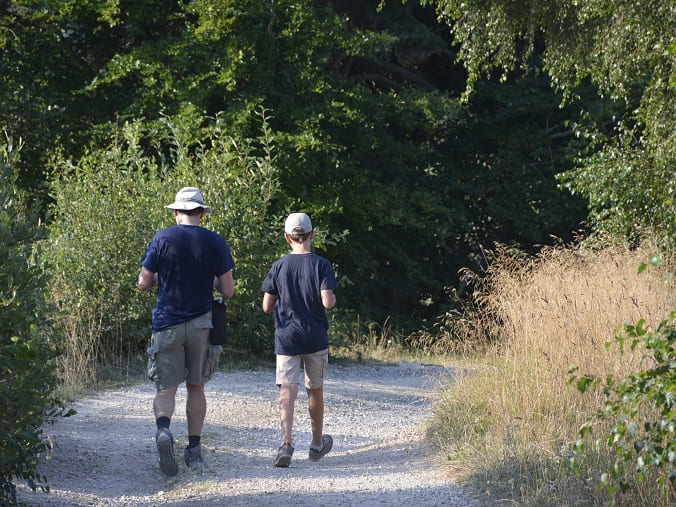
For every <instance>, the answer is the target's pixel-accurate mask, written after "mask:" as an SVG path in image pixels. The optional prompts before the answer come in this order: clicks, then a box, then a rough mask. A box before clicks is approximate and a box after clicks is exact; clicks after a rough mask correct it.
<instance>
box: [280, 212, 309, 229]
mask: <svg viewBox="0 0 676 507" xmlns="http://www.w3.org/2000/svg"><path fill="white" fill-rule="evenodd" d="M311 231H312V222H310V217H309V216H307V215H306V214H305V213H291V214H290V215H289V216H288V217H287V218H286V222H284V232H285V233H287V234H307V233H308V232H311Z"/></svg>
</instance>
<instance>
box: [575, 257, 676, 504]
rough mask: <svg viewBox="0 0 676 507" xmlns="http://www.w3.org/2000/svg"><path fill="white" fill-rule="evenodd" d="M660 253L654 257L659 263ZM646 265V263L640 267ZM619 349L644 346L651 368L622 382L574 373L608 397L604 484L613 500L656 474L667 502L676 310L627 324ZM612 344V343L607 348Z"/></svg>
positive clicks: (673, 478)
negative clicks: (653, 322) (655, 320)
mask: <svg viewBox="0 0 676 507" xmlns="http://www.w3.org/2000/svg"><path fill="white" fill-rule="evenodd" d="M659 262H660V259H659V258H657V257H656V258H654V259H652V260H651V261H650V263H651V264H653V265H656V264H658V263H659ZM646 266H647V265H646V264H642V265H641V266H640V268H639V271H643V270H644V269H645V267H646ZM614 342H615V344H616V345H617V346H618V348H619V351H620V353H623V352H624V350H625V347H626V346H627V345H629V347H630V348H631V350H632V351H633V350H635V349H636V348H637V347H643V348H644V349H645V361H646V362H647V363H648V367H647V368H646V369H644V370H642V371H639V372H637V373H635V374H631V375H629V376H628V377H627V378H626V379H624V380H622V381H618V380H617V379H616V378H615V377H614V376H613V375H612V374H609V375H607V376H606V378H605V379H600V378H598V377H596V376H593V375H588V374H587V375H583V376H581V377H572V378H571V379H570V381H569V383H575V385H576V387H577V389H578V391H580V392H581V393H584V392H586V391H588V390H590V389H598V388H599V386H601V387H602V389H603V393H604V395H605V398H606V401H605V406H604V409H603V410H601V411H599V412H598V414H597V415H596V420H597V421H598V422H605V423H606V424H608V425H609V426H608V429H607V434H606V437H605V442H606V445H607V446H608V447H609V448H610V449H611V451H612V453H613V456H614V464H613V466H612V468H610V469H609V470H608V471H607V472H606V473H603V474H602V476H601V484H602V486H603V487H604V488H605V489H606V491H607V494H608V498H609V499H610V500H611V502H612V503H613V504H614V503H615V501H616V493H617V492H618V491H621V492H622V493H625V492H626V491H627V490H629V489H630V488H631V487H632V484H634V481H637V482H639V483H640V482H642V481H643V480H648V479H651V480H652V479H656V480H657V483H658V484H659V485H660V491H661V495H662V498H661V500H662V501H663V502H664V503H665V505H666V504H667V503H668V502H669V497H670V495H672V494H673V487H674V484H676V311H672V312H671V313H670V315H669V317H668V318H666V319H664V320H663V321H662V322H660V323H659V325H658V326H657V328H656V329H655V330H654V331H652V330H650V329H649V328H648V327H647V326H646V323H645V321H644V320H643V319H641V320H639V321H638V322H637V323H636V324H635V325H631V324H626V325H624V326H623V330H622V332H621V333H618V334H617V335H616V336H615V340H614ZM612 345H613V343H612V342H610V343H608V344H607V347H610V346H612ZM593 425H594V422H593V420H590V421H589V422H588V423H587V424H585V425H584V426H583V427H582V428H581V429H580V438H579V440H578V442H577V444H576V447H575V453H576V455H575V457H573V459H572V463H573V465H574V467H575V469H576V471H577V472H580V468H581V466H580V463H582V462H583V461H584V459H583V456H584V453H585V451H586V448H585V441H586V437H587V436H588V435H589V434H590V433H591V431H592V426H593Z"/></svg>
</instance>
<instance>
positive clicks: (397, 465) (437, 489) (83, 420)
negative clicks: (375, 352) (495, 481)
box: [17, 362, 485, 507]
mask: <svg viewBox="0 0 676 507" xmlns="http://www.w3.org/2000/svg"><path fill="white" fill-rule="evenodd" d="M452 374H453V370H452V369H450V368H445V367H442V366H436V365H421V364H417V363H404V362H402V363H398V364H386V365H385V364H377V365H350V366H343V365H333V364H331V365H329V373H328V378H327V379H326V381H325V386H324V396H325V415H324V429H325V432H326V433H328V434H330V435H332V436H333V439H334V445H333V450H332V451H331V452H330V453H329V454H328V455H327V456H325V457H324V458H323V459H322V460H321V461H319V462H316V463H314V462H311V461H310V460H309V458H308V450H309V446H310V441H311V430H310V418H309V415H308V412H307V394H306V393H305V391H304V389H301V391H300V392H299V396H298V400H297V401H296V409H295V424H294V439H295V442H294V447H295V448H296V452H295V453H294V456H293V459H292V461H291V465H290V466H289V468H276V467H274V466H273V460H274V456H275V452H276V450H277V447H278V446H279V445H280V442H279V439H280V423H279V408H278V393H277V387H276V386H275V384H274V371H273V369H270V370H269V371H268V370H255V371H232V372H218V373H216V375H215V376H214V378H213V379H212V380H211V382H209V383H208V384H207V385H206V389H205V390H206V395H207V405H208V408H207V417H206V420H205V424H204V430H203V433H202V456H203V457H204V460H205V463H206V470H205V471H204V473H193V472H192V471H191V470H189V469H188V468H187V467H186V466H185V464H184V463H183V461H182V460H178V461H179V472H178V475H176V476H174V477H166V476H164V474H162V472H161V471H160V469H159V466H158V460H157V451H156V449H155V422H154V417H153V412H152V400H153V396H154V389H155V388H154V385H153V384H151V383H146V384H143V385H138V386H131V387H125V388H121V389H115V390H110V391H104V392H100V393H98V394H96V395H94V396H90V397H87V398H85V399H82V400H80V401H78V402H76V403H75V404H74V405H73V408H74V409H75V410H76V411H77V414H76V415H74V416H72V417H70V418H65V419H60V420H59V421H57V422H56V423H55V424H54V425H49V426H46V427H45V428H44V434H45V436H48V437H49V438H50V439H51V440H52V441H54V442H55V443H56V446H55V447H54V448H53V449H52V450H51V451H50V452H49V453H48V455H47V456H45V459H44V460H43V466H42V468H41V472H42V474H43V475H45V476H46V478H47V481H48V483H49V485H50V488H51V491H50V492H49V493H44V492H41V491H39V490H38V492H33V491H31V490H30V488H28V486H26V484H23V483H18V484H17V489H18V493H19V495H18V496H19V500H21V501H24V502H27V503H28V504H29V505H36V506H37V505H39V506H46V507H57V506H135V507H136V506H146V507H150V506H159V505H167V506H194V507H206V506H215V505H216V506H217V505H228V506H231V505H232V506H259V505H270V504H273V503H276V504H279V505H293V504H297V505H312V506H337V505H350V506H369V507H375V506H390V505H422V506H427V505H448V506H456V507H477V506H481V505H485V503H484V502H482V501H481V500H480V499H479V498H478V497H477V496H476V495H473V494H472V492H471V491H468V490H466V489H464V488H463V487H461V486H460V485H458V484H456V483H454V481H453V479H452V477H451V476H450V473H449V471H448V470H447V469H446V468H445V465H444V459H443V457H442V456H439V455H438V454H437V453H435V451H434V450H433V449H432V448H431V447H430V446H429V445H428V444H426V443H425V441H424V435H423V427H424V424H425V421H426V419H427V418H428V417H429V416H430V406H431V402H432V401H433V399H434V397H435V394H436V392H437V390H438V388H439V386H440V384H441V383H443V382H447V381H448V380H449V379H450V378H451V377H452ZM184 407H185V387H183V386H181V387H179V391H178V395H177V400H176V412H175V414H174V417H173V419H172V422H171V430H172V433H173V435H174V438H175V439H176V454H177V455H182V448H183V447H185V446H186V445H187V439H188V436H187V427H186V420H185V409H184Z"/></svg>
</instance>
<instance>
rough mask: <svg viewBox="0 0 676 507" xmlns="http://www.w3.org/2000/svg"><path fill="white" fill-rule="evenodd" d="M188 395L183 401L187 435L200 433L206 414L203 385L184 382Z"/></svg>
mask: <svg viewBox="0 0 676 507" xmlns="http://www.w3.org/2000/svg"><path fill="white" fill-rule="evenodd" d="M186 388H187V390H188V397H187V400H186V403H185V415H186V418H187V419H188V436H189V437H199V436H200V435H202V426H203V425H204V418H205V416H206V415H207V399H206V396H204V385H200V384H190V383H186Z"/></svg>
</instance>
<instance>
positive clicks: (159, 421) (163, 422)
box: [155, 416, 171, 430]
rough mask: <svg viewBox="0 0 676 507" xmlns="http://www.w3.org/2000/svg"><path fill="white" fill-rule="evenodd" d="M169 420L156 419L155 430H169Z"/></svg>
mask: <svg viewBox="0 0 676 507" xmlns="http://www.w3.org/2000/svg"><path fill="white" fill-rule="evenodd" d="M170 421H171V419H169V418H168V417H166V416H162V417H158V418H157V421H155V424H157V429H158V430H159V429H160V428H167V429H169V422H170Z"/></svg>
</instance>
